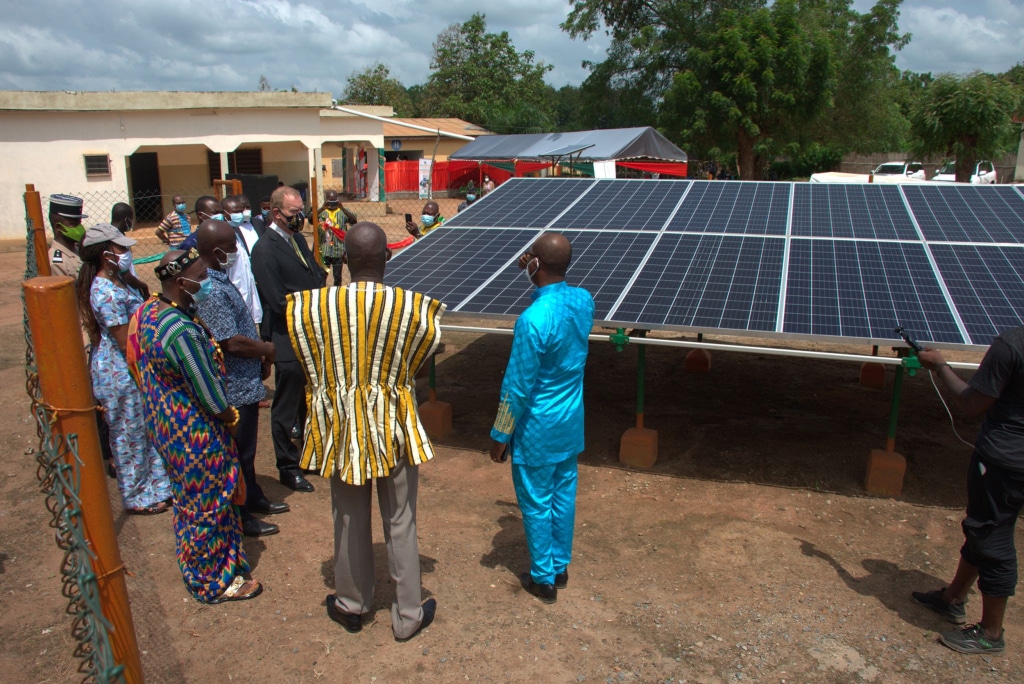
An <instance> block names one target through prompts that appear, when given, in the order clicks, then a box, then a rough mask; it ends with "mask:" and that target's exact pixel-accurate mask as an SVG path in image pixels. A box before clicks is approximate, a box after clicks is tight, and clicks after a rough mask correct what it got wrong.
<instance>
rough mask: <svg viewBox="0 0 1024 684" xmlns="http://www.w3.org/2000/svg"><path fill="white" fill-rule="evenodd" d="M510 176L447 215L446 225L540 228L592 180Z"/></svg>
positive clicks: (574, 198) (588, 186)
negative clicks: (471, 201)
mask: <svg viewBox="0 0 1024 684" xmlns="http://www.w3.org/2000/svg"><path fill="white" fill-rule="evenodd" d="M537 180H539V179H527V178H510V179H509V180H507V181H506V182H504V183H502V184H501V186H500V187H499V189H500V190H501V192H497V190H496V191H495V192H490V193H488V194H486V195H484V197H483V198H482V199H481V200H480V201H478V202H474V203H473V204H471V205H470V206H469V207H467V208H466V209H465V210H463V211H462V212H460V213H459V214H458V215H456V216H454V217H453V218H451V219H450V220H449V221H448V222H447V223H445V225H446V226H473V227H477V228H492V227H493V228H543V227H544V226H546V225H548V224H549V223H551V221H552V220H554V219H555V217H557V216H558V215H559V214H561V213H562V212H563V211H564V210H565V209H566V208H568V207H569V205H570V204H572V203H573V202H574V201H576V200H577V199H578V198H579V197H580V195H582V194H583V193H584V192H586V191H587V190H589V189H590V188H591V187H592V186H593V185H594V181H593V180H590V179H576V178H566V179H562V178H551V179H544V182H541V183H538V182H537Z"/></svg>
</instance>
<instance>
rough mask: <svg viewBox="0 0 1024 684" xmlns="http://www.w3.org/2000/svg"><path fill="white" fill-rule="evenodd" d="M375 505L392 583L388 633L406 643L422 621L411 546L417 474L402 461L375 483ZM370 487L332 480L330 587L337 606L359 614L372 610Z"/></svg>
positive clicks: (416, 559) (417, 556)
mask: <svg viewBox="0 0 1024 684" xmlns="http://www.w3.org/2000/svg"><path fill="white" fill-rule="evenodd" d="M376 483H377V504H378V505H379V506H380V517H381V521H382V522H383V524H384V541H385V542H386V543H387V547H388V567H389V569H390V571H391V579H392V580H393V581H394V583H395V602H394V603H393V604H391V629H392V631H394V633H395V636H396V637H398V638H399V639H405V638H408V637H409V636H412V634H413V633H414V632H415V631H416V630H417V629H419V626H420V623H421V622H423V608H422V607H421V605H420V602H421V601H422V598H423V597H422V593H421V590H420V553H419V546H418V543H417V541H416V490H417V488H418V486H419V471H418V470H417V469H416V467H415V466H410V465H409V464H408V462H407V461H406V460H405V459H404V458H403V459H400V460H399V462H398V464H397V466H396V467H395V468H394V469H393V470H392V471H391V474H390V475H389V476H388V477H382V478H378V479H377V480H376ZM371 486H372V485H371V484H370V483H367V484H364V485H350V484H346V483H345V482H342V480H341V477H340V476H339V475H338V474H337V473H335V474H334V475H332V476H331V509H332V513H333V515H334V587H335V591H336V592H337V604H338V607H339V608H341V609H342V610H343V611H345V612H346V613H353V614H356V615H361V614H363V613H367V612H369V611H370V609H371V608H372V607H373V584H374V570H373V535H372V533H371V530H370V510H371V506H372V502H371V500H370V489H371Z"/></svg>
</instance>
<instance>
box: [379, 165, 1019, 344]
mask: <svg viewBox="0 0 1024 684" xmlns="http://www.w3.org/2000/svg"><path fill="white" fill-rule="evenodd" d="M546 230H555V231H558V232H561V233H562V234H564V235H565V236H566V237H567V238H568V239H569V241H570V242H571V243H572V246H573V262H572V266H571V267H570V270H569V274H568V277H567V279H568V281H569V282H570V284H573V285H578V286H581V287H584V288H586V289H587V290H589V291H590V292H591V294H592V295H593V296H594V300H595V318H596V320H597V321H598V322H599V323H600V324H602V325H608V326H615V327H619V326H623V327H641V328H650V329H679V330H696V331H700V332H710V331H724V332H730V333H751V334H755V333H756V334H758V335H760V336H783V337H797V338H809V339H828V338H845V339H852V340H864V341H868V342H884V341H886V340H894V339H896V335H895V333H894V332H893V329H894V328H895V327H896V326H897V325H902V326H903V327H904V328H906V329H907V330H908V331H910V332H911V333H912V334H913V335H914V336H915V337H917V338H918V339H919V340H921V341H927V342H935V343H942V344H944V345H950V346H984V345H988V344H989V343H990V342H991V341H992V338H993V337H994V336H995V335H997V334H999V333H1000V332H1002V331H1004V330H1007V329H1009V328H1012V327H1015V326H1019V325H1022V324H1024V194H1022V192H1021V190H1020V189H1019V188H1017V187H1013V186H962V185H952V184H950V185H938V184H936V185H916V184H915V185H873V184H868V185H852V184H851V185H838V184H835V185H833V184H816V183H778V182H744V181H677V180H593V179H557V178H551V179H525V178H514V179H511V180H509V181H507V182H506V183H504V184H503V185H501V186H500V187H499V188H498V189H497V190H495V191H494V192H492V193H490V194H488V195H487V196H486V197H484V198H482V199H481V200H479V201H477V202H476V203H475V204H473V205H472V206H471V207H469V208H468V209H467V210H465V211H463V212H462V213H460V214H458V215H457V216H455V217H454V218H452V219H451V220H449V221H448V222H447V223H446V224H445V225H444V226H442V227H441V228H439V229H437V230H434V231H433V232H431V233H429V234H428V235H427V236H426V237H425V238H423V239H422V240H419V241H417V243H416V244H414V245H412V246H411V247H409V248H407V249H406V250H404V251H402V252H400V253H399V254H397V255H396V257H395V258H394V259H393V260H392V262H391V264H390V266H389V270H388V274H387V282H388V283H389V284H391V285H396V286H400V287H404V288H408V289H412V290H416V291H419V292H423V293H425V294H428V295H430V296H432V297H436V298H438V299H441V300H442V301H444V302H445V303H446V304H447V305H448V310H449V311H450V312H452V313H457V314H472V315H479V316H484V317H495V318H506V317H515V316H518V315H519V314H520V313H521V312H522V311H523V310H524V309H525V308H526V307H527V306H528V305H529V304H530V293H531V291H532V287H531V285H530V284H529V283H528V282H527V279H526V276H525V275H524V273H523V271H521V270H520V269H519V268H518V266H517V261H518V258H519V255H520V254H522V253H523V252H524V251H526V250H527V249H528V248H529V246H530V245H531V244H532V243H533V241H534V240H535V239H536V238H537V237H538V236H539V235H540V234H541V233H542V232H544V231H546Z"/></svg>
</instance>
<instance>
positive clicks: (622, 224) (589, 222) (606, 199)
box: [552, 180, 689, 230]
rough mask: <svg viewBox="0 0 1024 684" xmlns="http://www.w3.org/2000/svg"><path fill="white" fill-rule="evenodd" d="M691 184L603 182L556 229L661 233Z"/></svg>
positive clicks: (680, 182)
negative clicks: (654, 231) (657, 231)
mask: <svg viewBox="0 0 1024 684" xmlns="http://www.w3.org/2000/svg"><path fill="white" fill-rule="evenodd" d="M688 185H689V182H688V181H674V180H652V181H630V180H610V181H601V182H600V183H598V185H597V186H596V187H594V188H593V189H592V190H591V191H590V192H588V193H587V194H586V195H584V196H583V197H582V198H580V200H579V201H578V202H576V204H574V205H573V206H572V209H570V210H569V211H568V212H566V214H565V215H564V216H562V218H560V219H558V221H557V222H556V223H555V224H554V225H553V226H552V228H553V229H555V230H566V229H573V228H599V229H609V230H661V228H662V227H663V226H664V225H665V222H666V221H668V217H669V216H671V215H672V210H673V209H675V207H676V205H677V204H678V203H679V199H680V198H681V197H682V196H683V193H684V192H686V188H687V186H688Z"/></svg>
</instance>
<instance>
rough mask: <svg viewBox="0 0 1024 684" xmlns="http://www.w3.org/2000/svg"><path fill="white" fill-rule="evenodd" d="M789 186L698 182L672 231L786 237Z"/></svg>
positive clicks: (677, 215)
mask: <svg viewBox="0 0 1024 684" xmlns="http://www.w3.org/2000/svg"><path fill="white" fill-rule="evenodd" d="M789 191H790V184H789V183H744V182H739V183H728V182H723V181H694V182H693V187H691V188H690V192H688V193H687V195H686V199H684V200H683V205H682V206H681V207H680V208H679V211H678V212H676V215H675V217H674V218H673V219H672V221H671V222H670V223H669V225H668V230H672V231H676V230H679V231H683V232H687V233H705V232H708V233H739V234H743V235H785V234H786V217H787V214H788V212H789Z"/></svg>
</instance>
